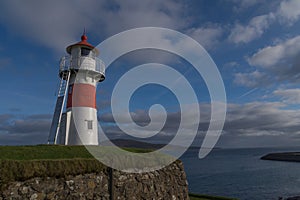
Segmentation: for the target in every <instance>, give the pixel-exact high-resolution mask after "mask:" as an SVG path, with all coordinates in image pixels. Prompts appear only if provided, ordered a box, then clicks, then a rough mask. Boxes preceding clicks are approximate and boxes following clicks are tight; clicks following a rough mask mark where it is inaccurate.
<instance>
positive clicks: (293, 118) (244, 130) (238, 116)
mask: <svg viewBox="0 0 300 200" xmlns="http://www.w3.org/2000/svg"><path fill="white" fill-rule="evenodd" d="M200 107H201V108H202V109H200V111H201V121H200V123H199V122H198V121H197V120H196V119H195V118H193V117H190V122H191V123H198V124H199V129H198V136H197V139H196V140H197V141H198V142H197V143H198V145H199V144H200V143H199V142H200V141H201V140H202V138H203V137H204V135H205V133H206V131H207V128H208V126H209V121H210V117H211V116H210V111H209V109H210V106H209V105H208V104H202V105H201V106H200ZM227 109H228V110H227V117H226V121H225V125H224V128H223V134H222V136H221V138H222V139H220V142H219V145H221V146H222V145H225V146H228V145H229V144H230V145H234V146H235V147H237V146H238V147H241V146H246V147H251V146H259V145H261V146H272V144H273V146H274V145H276V144H281V146H282V145H285V144H286V145H289V144H295V142H294V138H295V137H299V135H300V131H299V130H300V123H299V120H298V119H300V112H299V110H289V109H287V108H286V105H285V104H283V103H280V102H271V103H266V102H252V103H246V104H228V106H227ZM131 116H132V118H133V120H134V119H135V120H136V122H137V124H139V125H140V124H143V125H144V124H147V123H149V116H148V113H147V112H145V111H144V112H142V111H139V112H136V113H134V114H133V113H132V115H131ZM190 116H193V115H192V113H191V115H190ZM99 120H100V121H101V126H102V127H104V131H108V132H109V134H112V133H115V134H116V136H122V137H123V136H124V133H123V132H122V131H121V130H120V129H119V128H118V127H117V126H116V125H115V124H114V123H115V121H114V119H113V116H112V115H111V114H110V113H107V114H104V115H102V116H100V117H99ZM153 121H154V123H155V119H153ZM123 122H124V123H127V121H126V120H125V119H124V121H123ZM179 123H180V113H179V112H174V113H168V119H167V121H166V124H165V126H164V128H163V129H162V130H161V131H160V133H159V136H158V137H156V138H150V140H152V139H153V140H155V141H159V140H161V141H164V140H169V139H170V138H172V137H173V136H174V134H175V133H176V132H177V130H178V125H179ZM187 127H188V126H187ZM158 131H159V130H158ZM141 134H143V131H141ZM186 134H189V130H188V129H187V130H186ZM279 138H281V141H283V142H282V143H279V141H280V139H279ZM282 138H284V139H282ZM272 140H274V143H272ZM238 141H240V142H241V143H239V142H238ZM263 141H264V142H265V143H264V142H263ZM162 143H163V142H162Z"/></svg>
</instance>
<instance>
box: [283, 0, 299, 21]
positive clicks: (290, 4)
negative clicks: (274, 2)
mask: <svg viewBox="0 0 300 200" xmlns="http://www.w3.org/2000/svg"><path fill="white" fill-rule="evenodd" d="M278 15H279V16H280V17H281V19H282V20H283V21H285V22H288V23H289V24H290V25H291V24H293V23H294V22H296V21H297V20H298V19H299V17H300V1H299V0H287V1H282V2H281V3H280V6H279V9H278Z"/></svg>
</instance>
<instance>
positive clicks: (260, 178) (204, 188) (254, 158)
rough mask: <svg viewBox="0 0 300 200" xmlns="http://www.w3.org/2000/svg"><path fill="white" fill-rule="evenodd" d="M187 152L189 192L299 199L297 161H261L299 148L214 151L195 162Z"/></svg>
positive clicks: (195, 151) (195, 154)
mask: <svg viewBox="0 0 300 200" xmlns="http://www.w3.org/2000/svg"><path fill="white" fill-rule="evenodd" d="M198 151H199V149H197V148H191V149H189V150H188V151H187V152H186V153H185V154H184V155H183V156H182V157H181V158H180V160H182V161H183V164H184V168H185V171H186V174H187V179H188V184H189V190H190V192H191V193H197V194H209V195H216V196H226V197H233V198H238V199H241V200H243V199H247V200H248V199H249V200H256V199H257V200H268V199H270V200H271V199H275V200H278V199H279V197H283V198H287V197H291V196H300V162H299V163H297V162H283V161H269V160H261V159H260V157H261V156H263V155H266V154H268V153H274V152H295V151H300V147H289V148H285V147H281V148H248V149H214V150H212V152H211V153H210V154H209V155H208V156H207V157H205V158H204V159H198Z"/></svg>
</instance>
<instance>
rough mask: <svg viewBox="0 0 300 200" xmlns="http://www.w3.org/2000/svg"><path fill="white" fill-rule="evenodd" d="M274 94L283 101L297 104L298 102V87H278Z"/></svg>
mask: <svg viewBox="0 0 300 200" xmlns="http://www.w3.org/2000/svg"><path fill="white" fill-rule="evenodd" d="M273 94H274V95H276V96H279V97H280V98H281V99H282V100H283V102H284V103H288V104H299V103H300V89H298V88H295V89H278V90H275V91H274V92H273Z"/></svg>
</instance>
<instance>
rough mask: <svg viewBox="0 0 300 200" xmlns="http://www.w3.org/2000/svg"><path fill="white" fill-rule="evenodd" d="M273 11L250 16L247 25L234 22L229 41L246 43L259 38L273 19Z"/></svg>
mask: <svg viewBox="0 0 300 200" xmlns="http://www.w3.org/2000/svg"><path fill="white" fill-rule="evenodd" d="M274 19H275V16H274V14H273V13H269V14H267V15H260V16H256V17H254V18H252V19H251V20H250V22H249V24H248V25H241V24H236V25H235V27H234V28H233V29H232V31H231V33H230V35H229V38H228V39H229V41H231V42H233V43H236V44H237V43H248V42H250V41H252V40H254V39H256V38H259V37H260V36H261V35H262V34H263V33H264V32H265V31H266V30H267V29H268V28H269V26H270V24H271V23H272V22H273V21H274Z"/></svg>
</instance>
